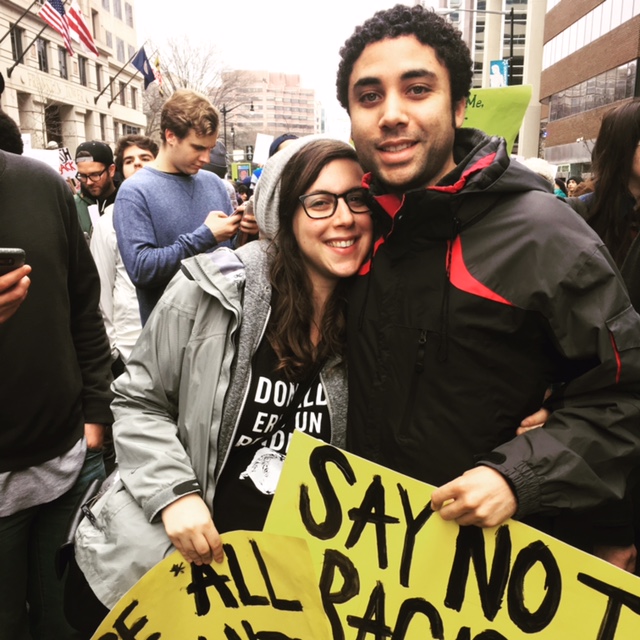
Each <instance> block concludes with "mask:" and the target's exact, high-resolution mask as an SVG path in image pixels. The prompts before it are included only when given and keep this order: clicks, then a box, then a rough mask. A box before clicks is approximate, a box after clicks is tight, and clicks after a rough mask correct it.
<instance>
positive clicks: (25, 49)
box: [7, 24, 47, 78]
mask: <svg viewBox="0 0 640 640" xmlns="http://www.w3.org/2000/svg"><path fill="white" fill-rule="evenodd" d="M46 28H47V25H46V24H45V25H44V27H42V29H40V31H38V33H37V34H36V37H35V38H34V39H33V40H32V41H31V42H30V43H29V44H28V45H27V46H26V47H25V48H24V49H23V50H22V55H21V56H20V57H19V58H18V59H17V60H16V61H15V62H14V63H13V64H12V65H11V67H9V68H8V69H7V76H8V77H9V78H10V77H11V74H12V73H13V70H14V69H15V68H16V67H17V66H18V65H19V64H20V63H21V62H22V59H23V58H24V57H25V56H26V55H27V51H29V49H31V47H33V45H34V43H35V41H36V40H37V39H38V38H39V37H40V36H41V35H42V34H43V32H44V30H45V29H46Z"/></svg>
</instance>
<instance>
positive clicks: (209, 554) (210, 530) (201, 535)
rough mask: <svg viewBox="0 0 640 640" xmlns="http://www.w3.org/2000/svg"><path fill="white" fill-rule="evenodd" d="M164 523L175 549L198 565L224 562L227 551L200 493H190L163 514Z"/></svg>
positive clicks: (171, 505) (165, 509)
mask: <svg viewBox="0 0 640 640" xmlns="http://www.w3.org/2000/svg"><path fill="white" fill-rule="evenodd" d="M162 523H163V524H164V528H165V531H166V532H167V535H168V536H169V539H170V540H171V542H172V543H173V545H174V546H175V548H176V549H177V550H178V551H179V552H180V553H181V554H182V557H183V558H184V559H185V560H186V561H187V562H193V563H195V564H197V565H202V564H211V561H212V560H215V561H216V562H222V561H223V559H224V551H223V550H222V540H221V539H220V534H219V533H218V530H217V529H216V528H215V525H214V524H213V520H212V518H211V513H210V512H209V509H207V505H206V504H205V502H204V500H203V499H202V498H201V497H200V496H199V495H198V494H197V493H190V494H188V495H186V496H182V498H178V499H177V500H176V501H175V502H172V503H171V504H170V505H167V506H166V507H165V508H164V509H163V510H162Z"/></svg>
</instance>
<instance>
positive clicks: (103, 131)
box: [100, 113, 107, 140]
mask: <svg viewBox="0 0 640 640" xmlns="http://www.w3.org/2000/svg"><path fill="white" fill-rule="evenodd" d="M106 139H107V116H105V115H104V113H101V114H100V140H106Z"/></svg>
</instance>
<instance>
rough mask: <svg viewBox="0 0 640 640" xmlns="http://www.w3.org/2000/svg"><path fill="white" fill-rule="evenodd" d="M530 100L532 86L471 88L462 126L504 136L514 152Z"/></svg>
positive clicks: (509, 148) (508, 147) (491, 134)
mask: <svg viewBox="0 0 640 640" xmlns="http://www.w3.org/2000/svg"><path fill="white" fill-rule="evenodd" d="M530 101H531V86H530V85H516V86H512V87H500V88H492V89H471V95H470V96H469V98H468V99H467V110H466V112H465V116H464V124H463V125H462V126H463V127H473V128H474V129H480V131H484V132H485V133H486V134H487V135H490V136H501V137H503V138H504V139H505V140H506V141H507V149H508V150H509V153H511V150H512V149H513V144H514V142H515V140H516V136H517V135H518V131H520V127H521V125H522V120H523V118H524V114H525V112H526V110H527V107H528V106H529V102H530Z"/></svg>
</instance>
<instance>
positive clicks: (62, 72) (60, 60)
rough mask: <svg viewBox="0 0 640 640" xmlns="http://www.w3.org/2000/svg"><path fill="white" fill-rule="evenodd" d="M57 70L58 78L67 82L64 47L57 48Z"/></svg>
mask: <svg viewBox="0 0 640 640" xmlns="http://www.w3.org/2000/svg"><path fill="white" fill-rule="evenodd" d="M58 69H59V71H60V77H61V78H64V79H65V80H68V79H69V70H68V69H67V50H66V49H65V48H64V47H58Z"/></svg>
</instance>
